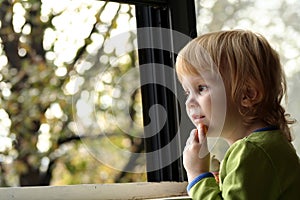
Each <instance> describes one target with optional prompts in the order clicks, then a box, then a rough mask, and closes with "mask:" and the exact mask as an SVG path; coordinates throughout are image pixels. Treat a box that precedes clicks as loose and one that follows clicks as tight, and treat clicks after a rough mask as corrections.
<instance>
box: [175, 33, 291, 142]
mask: <svg viewBox="0 0 300 200" xmlns="http://www.w3.org/2000/svg"><path fill="white" fill-rule="evenodd" d="M200 69H201V70H215V71H217V72H218V73H219V74H220V75H221V77H222V79H223V82H224V86H225V88H226V93H227V94H228V95H227V96H229V98H231V100H232V101H233V102H234V103H235V104H236V105H237V106H238V109H239V112H240V113H241V114H242V115H243V117H244V123H245V124H246V125H250V124H251V123H252V122H253V121H255V120H257V119H259V120H262V121H264V122H265V123H267V124H268V125H272V126H277V127H278V128H279V129H280V130H281V131H282V132H283V133H284V134H285V135H286V137H287V139H288V140H289V141H291V140H292V139H291V134H290V129H289V127H288V124H292V123H294V122H295V120H291V119H289V114H286V113H285V109H284V108H283V107H282V106H281V100H282V98H283V96H284V95H286V80H285V75H284V72H283V69H282V66H281V63H280V59H279V55H278V54H277V52H276V51H275V50H274V49H273V48H272V47H271V46H270V44H269V43H268V41H267V40H266V39H265V38H264V37H263V36H262V35H260V34H255V33H253V32H251V31H245V30H231V31H219V32H212V33H208V34H204V35H202V36H200V37H197V38H195V39H194V40H192V41H191V42H190V43H189V44H188V45H186V46H185V47H184V48H183V49H182V50H181V51H180V52H179V55H178V57H177V61H176V71H177V75H178V78H179V80H180V81H181V80H182V77H183V76H184V75H187V74H192V75H199V74H200V73H199V70H200ZM249 88H254V89H255V90H256V91H257V94H258V95H257V100H256V101H255V103H254V104H253V105H252V106H251V107H247V108H245V107H244V106H242V105H241V101H242V98H243V96H244V95H245V94H246V93H247V91H248V90H249Z"/></svg>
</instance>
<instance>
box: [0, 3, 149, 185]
mask: <svg viewBox="0 0 300 200" xmlns="http://www.w3.org/2000/svg"><path fill="white" fill-rule="evenodd" d="M0 7H1V12H0V27H1V31H0V37H1V40H0V44H1V48H0V88H1V99H0V102H1V107H0V186H28V185H49V184H51V185H65V184H81V183H111V182H132V181H145V180H146V174H145V171H146V170H145V158H144V156H143V151H144V145H143V140H142V135H143V126H142V124H143V122H142V106H141V94H140V90H139V71H138V67H137V66H138V65H137V63H138V61H137V52H136V49H137V48H136V33H135V30H136V19H135V7H134V6H132V5H127V4H118V3H112V2H106V1H96V0H89V1H86V0H76V1H72V0H60V1H52V0H43V1H17V2H13V3H12V2H11V1H6V0H5V1H1V2H0Z"/></svg>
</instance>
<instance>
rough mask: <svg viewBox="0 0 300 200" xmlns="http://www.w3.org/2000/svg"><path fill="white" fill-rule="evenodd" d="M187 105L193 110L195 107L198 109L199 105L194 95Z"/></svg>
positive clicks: (187, 101) (190, 97)
mask: <svg viewBox="0 0 300 200" xmlns="http://www.w3.org/2000/svg"><path fill="white" fill-rule="evenodd" d="M185 105H186V106H187V107H188V108H193V107H198V106H199V104H198V102H197V101H196V98H195V97H194V95H190V96H189V98H188V99H187V100H186V102H185Z"/></svg>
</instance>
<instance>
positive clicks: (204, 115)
mask: <svg viewBox="0 0 300 200" xmlns="http://www.w3.org/2000/svg"><path fill="white" fill-rule="evenodd" d="M182 87H183V89H184V91H185V94H186V102H185V105H186V111H187V114H188V116H189V118H190V119H191V121H192V122H193V124H194V125H195V126H196V127H197V126H198V125H199V124H200V123H201V124H204V125H206V126H209V124H210V120H211V97H210V93H211V87H210V85H209V83H207V82H206V81H205V80H204V79H203V78H202V77H201V76H194V75H187V76H184V78H183V80H182Z"/></svg>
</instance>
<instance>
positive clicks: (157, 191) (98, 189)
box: [0, 182, 189, 200]
mask: <svg viewBox="0 0 300 200" xmlns="http://www.w3.org/2000/svg"><path fill="white" fill-rule="evenodd" d="M186 186H187V182H161V183H150V182H138V183H117V184H82V185H67V186H41V187H39V186H38V187H7V188H0V196H1V199H5V200H27V199H28V200H40V199H43V200H48V199H49V200H83V199H84V200H98V199H189V197H188V196H187V193H186Z"/></svg>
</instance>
